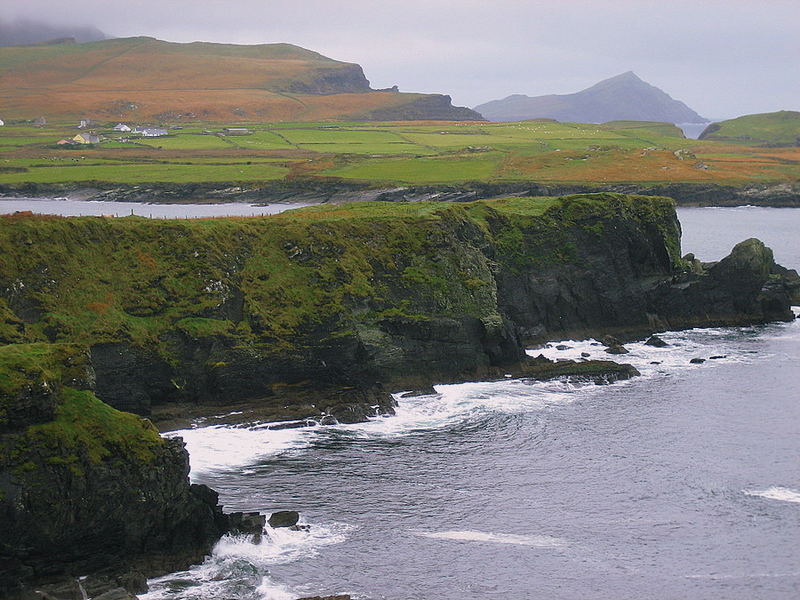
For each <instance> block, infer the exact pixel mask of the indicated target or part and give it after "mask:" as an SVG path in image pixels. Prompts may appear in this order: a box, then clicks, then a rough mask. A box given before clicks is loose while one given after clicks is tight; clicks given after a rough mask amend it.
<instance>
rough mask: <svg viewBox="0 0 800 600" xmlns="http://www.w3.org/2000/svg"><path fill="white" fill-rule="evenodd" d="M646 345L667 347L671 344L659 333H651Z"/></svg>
mask: <svg viewBox="0 0 800 600" xmlns="http://www.w3.org/2000/svg"><path fill="white" fill-rule="evenodd" d="M645 345H646V346H654V347H656V348H665V347H667V346H669V344H668V343H667V342H665V341H664V340H662V339H661V338H660V337H658V336H657V335H651V336H650V337H649V338H647V341H646V342H645Z"/></svg>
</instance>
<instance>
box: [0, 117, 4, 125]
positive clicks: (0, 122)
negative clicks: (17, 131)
mask: <svg viewBox="0 0 800 600" xmlns="http://www.w3.org/2000/svg"><path fill="white" fill-rule="evenodd" d="M3 125H5V123H4V122H3V119H0V127H2V126H3Z"/></svg>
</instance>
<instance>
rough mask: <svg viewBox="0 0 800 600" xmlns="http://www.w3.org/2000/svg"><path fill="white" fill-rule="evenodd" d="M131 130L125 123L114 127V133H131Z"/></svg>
mask: <svg viewBox="0 0 800 600" xmlns="http://www.w3.org/2000/svg"><path fill="white" fill-rule="evenodd" d="M130 130H131V128H130V127H128V126H127V125H125V123H117V124H116V125H114V131H126V132H127V131H130Z"/></svg>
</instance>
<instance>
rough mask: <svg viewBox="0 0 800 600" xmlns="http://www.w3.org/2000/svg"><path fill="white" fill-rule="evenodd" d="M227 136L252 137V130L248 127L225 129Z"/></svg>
mask: <svg viewBox="0 0 800 600" xmlns="http://www.w3.org/2000/svg"><path fill="white" fill-rule="evenodd" d="M223 133H224V134H225V135H250V130H249V129H247V128H246V127H226V128H225V129H223Z"/></svg>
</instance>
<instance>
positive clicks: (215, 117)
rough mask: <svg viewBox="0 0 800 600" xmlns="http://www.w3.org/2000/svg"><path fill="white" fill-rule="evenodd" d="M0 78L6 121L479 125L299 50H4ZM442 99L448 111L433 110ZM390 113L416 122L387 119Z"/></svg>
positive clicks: (132, 46) (125, 44)
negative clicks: (431, 120) (459, 121)
mask: <svg viewBox="0 0 800 600" xmlns="http://www.w3.org/2000/svg"><path fill="white" fill-rule="evenodd" d="M0 80H2V81H3V90H4V91H3V94H2V96H0V114H2V115H3V118H4V119H6V120H9V119H12V118H14V119H19V118H22V119H25V118H27V119H34V118H36V117H37V116H39V115H45V116H46V117H47V118H49V119H53V118H56V117H59V118H64V117H72V118H75V119H80V118H87V117H89V118H92V119H101V118H102V119H128V120H138V121H146V120H170V121H175V120H178V121H180V120H184V121H186V120H189V121H196V120H205V121H230V120H241V119H243V118H246V119H248V120H252V121H284V120H288V121H297V120H311V119H331V118H344V117H350V118H364V119H370V118H373V112H378V113H380V115H383V116H379V117H377V118H411V119H425V118H442V119H448V118H450V119H480V115H478V114H477V113H475V112H473V111H471V110H469V109H458V108H454V107H453V106H452V105H450V102H449V98H446V97H444V96H436V95H430V94H427V95H426V94H402V93H398V92H397V91H396V90H394V91H391V90H390V91H376V90H372V89H371V88H370V86H369V81H367V79H366V77H364V73H363V71H362V70H361V67H360V66H358V65H356V64H352V63H344V62H340V61H336V60H333V59H330V58H327V57H325V56H322V55H321V54H318V53H317V52H313V51H311V50H306V49H305V48H300V47H298V46H293V45H291V44H260V45H250V46H245V45H234V44H214V43H207V42H193V43H190V44H177V43H171V42H165V41H162V40H156V39H154V38H149V37H134V38H118V39H111V40H102V41H98V42H89V43H83V44H76V43H63V44H50V45H41V46H15V47H5V48H0ZM445 98H446V100H444V99H445ZM443 100H444V101H443ZM442 101H443V104H442ZM437 102H439V103H440V104H442V105H441V106H440V105H437V106H429V104H430V103H433V104H434V105H435V104H437ZM413 107H417V109H418V110H417V111H416V113H414V108H413ZM392 111H399V112H398V113H397V114H398V115H400V114H404V112H405V113H407V115H408V116H406V117H401V116H395V117H392V116H390V117H386V116H385V115H388V114H392Z"/></svg>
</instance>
